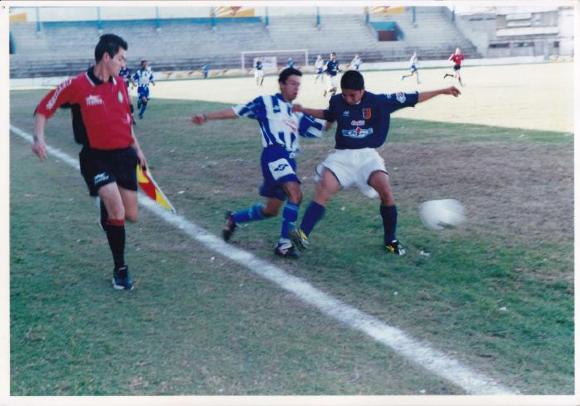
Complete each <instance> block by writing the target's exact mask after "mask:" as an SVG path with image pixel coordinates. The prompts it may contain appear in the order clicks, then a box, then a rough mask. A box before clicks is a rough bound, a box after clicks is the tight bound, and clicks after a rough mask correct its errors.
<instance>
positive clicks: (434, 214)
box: [419, 199, 465, 230]
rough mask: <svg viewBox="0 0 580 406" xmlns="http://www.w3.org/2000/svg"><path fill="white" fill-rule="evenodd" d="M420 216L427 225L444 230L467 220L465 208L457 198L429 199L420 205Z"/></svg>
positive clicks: (433, 228) (430, 227) (432, 228)
mask: <svg viewBox="0 0 580 406" xmlns="http://www.w3.org/2000/svg"><path fill="white" fill-rule="evenodd" d="M419 217H420V218H421V221H422V222H423V224H424V225H425V227H427V228H429V229H431V230H443V229H446V228H453V227H457V226H458V225H459V224H461V223H463V222H464V221H465V209H464V208H463V205H462V204H461V203H460V202H458V201H457V200H455V199H443V200H429V201H427V202H425V203H422V204H421V205H420V206H419Z"/></svg>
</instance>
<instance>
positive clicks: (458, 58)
mask: <svg viewBox="0 0 580 406" xmlns="http://www.w3.org/2000/svg"><path fill="white" fill-rule="evenodd" d="M464 59H465V55H463V53H462V52H461V49H459V48H456V49H455V52H454V53H452V54H451V56H450V57H449V58H448V59H447V60H448V61H453V72H454V73H446V74H445V75H443V79H445V78H446V77H447V76H451V77H455V78H456V79H457V80H458V81H459V84H460V85H461V86H463V82H462V81H461V72H460V70H461V62H463V60H464Z"/></svg>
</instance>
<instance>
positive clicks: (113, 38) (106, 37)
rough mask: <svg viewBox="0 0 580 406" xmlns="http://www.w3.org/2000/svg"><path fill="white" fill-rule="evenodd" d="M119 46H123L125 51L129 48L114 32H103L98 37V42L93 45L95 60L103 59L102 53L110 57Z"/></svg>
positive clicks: (117, 50) (116, 51) (115, 52)
mask: <svg viewBox="0 0 580 406" xmlns="http://www.w3.org/2000/svg"><path fill="white" fill-rule="evenodd" d="M119 48H123V49H124V50H125V51H126V50H127V49H129V46H128V45H127V42H126V41H125V40H124V39H123V38H121V37H119V36H118V35H115V34H103V35H101V37H100V38H99V43H98V44H97V46H96V47H95V61H97V62H99V61H100V60H101V59H103V55H104V54H105V52H106V53H108V54H109V56H110V57H111V58H112V57H114V56H115V55H117V53H118V52H119Z"/></svg>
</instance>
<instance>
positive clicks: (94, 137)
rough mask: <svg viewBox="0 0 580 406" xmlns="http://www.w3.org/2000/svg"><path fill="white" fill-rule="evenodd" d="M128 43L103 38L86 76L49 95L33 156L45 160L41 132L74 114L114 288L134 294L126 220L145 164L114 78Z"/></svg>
mask: <svg viewBox="0 0 580 406" xmlns="http://www.w3.org/2000/svg"><path fill="white" fill-rule="evenodd" d="M127 48H128V46H127V43H126V42H125V41H124V40H123V39H122V38H121V37H119V36H117V35H113V34H105V35H102V36H101V37H100V40H99V43H98V44H97V46H96V47H95V61H96V64H95V65H94V66H91V67H90V68H89V69H88V71H87V72H83V73H81V74H80V75H78V76H76V77H74V78H72V79H69V80H67V81H65V82H63V83H61V84H60V85H59V86H58V87H57V88H56V89H54V90H52V91H50V92H49V93H48V94H47V95H46V96H45V97H44V98H43V99H42V100H41V101H40V103H39V104H38V107H37V108H36V110H35V116H34V117H35V121H34V143H33V145H32V151H33V152H34V153H35V154H36V155H37V156H38V157H39V158H40V159H41V160H42V159H45V158H46V143H45V138H44V128H45V125H46V121H47V120H48V119H49V118H50V117H52V115H53V114H54V113H55V112H56V110H57V109H58V108H59V107H60V106H62V105H63V104H70V105H71V106H72V107H73V109H72V111H73V123H75V122H76V123H77V124H78V125H76V126H74V133H75V140H76V141H77V142H78V143H80V144H82V145H83V149H82V150H81V152H80V154H79V163H80V168H81V174H82V175H83V177H84V179H85V182H86V184H87V186H88V188H89V192H90V195H91V196H99V198H100V208H101V226H102V227H103V230H104V231H105V233H106V234H107V240H108V241H109V247H110V249H111V253H112V254H113V260H114V263H115V268H114V271H113V287H114V288H115V289H125V290H131V289H133V281H132V279H131V276H130V275H129V268H128V267H127V264H126V263H125V220H129V221H136V220H137V213H138V206H137V174H136V168H137V163H139V164H140V165H141V166H143V167H145V166H146V165H147V161H146V160H145V156H144V155H143V152H142V151H141V147H140V146H139V143H138V142H137V138H136V137H135V135H134V134H133V131H132V127H131V116H130V111H129V94H128V92H127V87H126V86H125V84H124V83H123V81H122V80H121V79H120V78H119V77H118V74H119V71H120V70H121V67H122V66H123V65H125V63H126V59H125V54H126V50H127Z"/></svg>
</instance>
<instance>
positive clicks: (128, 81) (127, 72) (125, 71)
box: [119, 65, 135, 124]
mask: <svg viewBox="0 0 580 406" xmlns="http://www.w3.org/2000/svg"><path fill="white" fill-rule="evenodd" d="M131 76H132V75H131V69H130V68H129V67H127V65H125V66H123V67H122V68H121V70H120V71H119V77H121V78H122V79H123V82H124V83H125V86H126V87H127V92H128V91H129V85H132V84H134V83H133V79H132V77H131ZM129 103H130V108H131V123H132V124H135V119H134V118H133V103H131V102H129Z"/></svg>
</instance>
